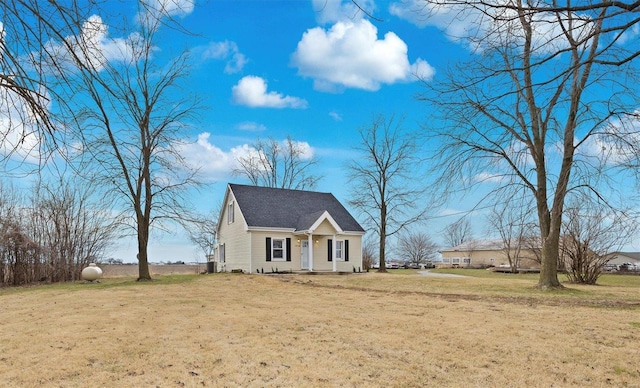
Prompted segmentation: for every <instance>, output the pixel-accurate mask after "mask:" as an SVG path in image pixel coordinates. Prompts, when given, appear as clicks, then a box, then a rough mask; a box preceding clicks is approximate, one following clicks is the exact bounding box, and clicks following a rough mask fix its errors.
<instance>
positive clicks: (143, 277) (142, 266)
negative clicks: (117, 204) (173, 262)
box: [138, 219, 151, 281]
mask: <svg viewBox="0 0 640 388" xmlns="http://www.w3.org/2000/svg"><path fill="white" fill-rule="evenodd" d="M148 246H149V223H148V222H146V220H145V219H142V220H140V219H139V221H138V281H149V280H151V274H150V273H149V257H148V254H147V247H148Z"/></svg>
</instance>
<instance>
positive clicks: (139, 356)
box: [0, 272, 640, 387]
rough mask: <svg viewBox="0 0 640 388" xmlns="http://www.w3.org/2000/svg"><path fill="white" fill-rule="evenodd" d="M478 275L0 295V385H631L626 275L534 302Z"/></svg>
mask: <svg viewBox="0 0 640 388" xmlns="http://www.w3.org/2000/svg"><path fill="white" fill-rule="evenodd" d="M469 273H471V274H474V273H472V272H469ZM483 276H484V275H482V274H481V273H479V272H478V273H477V276H474V277H467V278H446V279H445V278H430V277H424V276H420V275H416V274H408V275H400V274H396V275H393V274H391V275H380V274H373V273H371V274H358V275H348V276H304V275H297V276H296V275H280V276H271V275H232V274H213V275H174V276H163V277H160V278H159V280H157V281H155V282H152V283H145V284H140V283H136V282H135V281H133V279H131V278H115V279H105V280H104V281H103V282H102V283H100V284H86V283H83V282H78V283H73V284H67V285H50V286H39V287H32V288H20V289H3V290H0V301H1V303H2V309H1V310H0V386H2V387H36V386H38V387H40V386H52V387H53V386H55V387H89V386H109V387H111V386H113V387H156V386H158V387H175V386H186V387H196V386H214V387H237V386H242V387H263V386H286V387H290V386H294V387H307V386H309V387H314V386H315V387H324V386H345V387H372V386H381V387H422V386H462V387H497V386H501V387H503V386H511V387H551V386H553V387H571V386H576V387H585V386H593V387H600V386H613V387H624V386H627V387H640V347H639V346H638V344H640V277H617V278H618V279H610V280H607V281H605V280H606V279H603V284H604V285H602V286H592V287H578V286H570V289H569V290H566V291H560V292H548V293H543V292H538V291H535V290H533V286H534V285H535V283H536V281H535V277H528V276H518V275H502V276H501V277H483ZM623 278H624V280H622V279H623Z"/></svg>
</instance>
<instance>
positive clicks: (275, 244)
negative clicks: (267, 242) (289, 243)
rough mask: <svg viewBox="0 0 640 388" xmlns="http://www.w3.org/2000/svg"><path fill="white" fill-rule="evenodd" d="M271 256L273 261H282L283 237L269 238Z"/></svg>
mask: <svg viewBox="0 0 640 388" xmlns="http://www.w3.org/2000/svg"><path fill="white" fill-rule="evenodd" d="M271 244H272V245H271V258H272V260H274V261H278V260H280V261H284V257H285V256H284V246H285V245H284V239H282V238H274V239H273V240H271Z"/></svg>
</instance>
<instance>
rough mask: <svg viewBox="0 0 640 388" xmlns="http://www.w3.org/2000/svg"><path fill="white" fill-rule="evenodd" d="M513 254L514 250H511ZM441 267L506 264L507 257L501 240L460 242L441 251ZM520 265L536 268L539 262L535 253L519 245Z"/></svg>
mask: <svg viewBox="0 0 640 388" xmlns="http://www.w3.org/2000/svg"><path fill="white" fill-rule="evenodd" d="M511 252H512V255H513V256H515V251H514V250H513V249H512V250H511ZM441 254H442V262H441V263H440V266H441V267H464V268H487V267H499V266H508V265H509V258H508V257H507V249H506V246H505V243H504V241H503V240H475V241H468V242H465V243H462V244H460V245H458V246H455V247H452V248H447V249H444V250H442V251H441ZM518 256H519V258H520V267H522V268H538V267H540V263H539V262H538V261H536V255H535V253H534V252H533V251H532V250H531V249H529V248H527V247H521V248H520V252H519V255H518Z"/></svg>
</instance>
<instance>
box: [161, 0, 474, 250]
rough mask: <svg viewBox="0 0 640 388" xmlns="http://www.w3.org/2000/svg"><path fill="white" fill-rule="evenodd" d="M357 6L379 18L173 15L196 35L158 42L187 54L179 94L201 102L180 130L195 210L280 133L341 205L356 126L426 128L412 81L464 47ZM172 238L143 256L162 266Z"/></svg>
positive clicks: (314, 8)
mask: <svg viewBox="0 0 640 388" xmlns="http://www.w3.org/2000/svg"><path fill="white" fill-rule="evenodd" d="M361 4H363V5H364V6H366V7H367V9H368V10H371V11H372V13H373V14H374V15H375V17H376V18H378V19H381V20H380V21H376V20H372V19H370V18H367V17H366V16H365V15H364V14H363V13H362V12H359V11H358V10H357V9H356V8H355V7H354V6H353V4H352V3H351V2H350V1H344V2H342V3H341V2H339V1H324V0H323V1H303V0H292V1H250V0H240V1H235V0H234V1H227V0H223V1H208V2H205V3H197V4H196V5H195V7H194V8H193V10H192V12H190V13H188V14H186V15H184V17H183V19H182V23H183V24H184V26H185V27H186V28H187V29H189V30H190V31H191V32H193V33H195V34H197V36H189V37H187V40H186V41H185V42H184V43H183V41H182V39H185V37H184V36H179V37H177V38H175V37H173V40H171V38H170V37H169V36H167V39H166V40H167V41H170V40H171V43H172V48H171V49H169V48H168V47H166V48H165V47H163V44H162V43H161V44H160V49H161V50H167V51H171V50H176V49H178V48H180V45H182V44H184V45H186V46H187V47H188V48H189V50H190V52H191V60H192V63H193V66H192V67H191V74H190V75H189V78H188V81H189V83H190V84H189V86H188V89H189V90H193V92H194V93H198V94H199V95H200V96H201V97H203V98H204V104H205V105H206V106H207V108H206V109H205V110H203V112H202V113H203V115H202V120H201V121H200V122H199V123H198V124H197V125H196V126H195V127H194V128H193V131H192V133H191V134H189V135H190V136H191V140H195V141H196V144H194V145H192V146H191V147H190V148H189V152H188V155H190V157H192V158H193V159H194V160H193V162H194V163H195V164H198V163H200V165H201V166H202V172H203V176H204V177H205V178H206V180H207V181H209V182H212V184H211V185H210V186H209V187H208V188H207V189H206V190H203V191H202V192H201V193H200V194H199V195H195V196H194V200H195V201H196V202H197V203H198V204H199V207H200V208H202V209H207V208H209V209H210V208H214V207H216V206H217V205H218V203H219V202H220V201H221V199H222V196H223V193H224V189H225V185H226V183H227V182H229V181H233V182H237V183H243V182H246V181H243V179H242V178H239V177H233V176H231V175H230V171H231V169H232V168H233V165H234V159H235V157H237V156H238V155H242V153H243V152H246V150H247V148H248V147H250V145H251V144H252V143H254V142H255V141H256V140H257V138H258V137H260V138H267V137H273V138H275V139H284V138H285V137H286V136H287V135H291V136H292V137H293V139H294V140H296V141H300V142H304V143H306V144H307V145H308V147H309V149H310V152H313V154H314V155H315V156H316V157H318V158H319V159H320V163H319V165H318V168H317V173H318V174H320V175H322V176H323V179H322V180H321V181H320V182H319V183H318V185H317V187H316V190H318V191H325V192H332V193H334V195H335V196H336V197H337V198H338V199H339V200H341V201H342V202H343V203H345V204H346V202H347V200H348V185H349V182H348V179H347V176H346V171H345V169H344V163H345V162H346V160H347V159H349V158H352V157H356V154H355V153H354V151H353V150H352V147H354V146H355V145H357V143H358V141H359V136H358V133H357V130H358V128H359V127H361V126H366V125H368V124H369V123H370V122H371V120H372V118H373V116H374V115H379V114H384V115H387V116H390V115H393V114H395V115H396V116H402V115H404V116H406V119H405V123H406V125H407V126H408V127H410V128H412V129H416V128H417V127H418V126H419V125H421V124H422V123H424V122H425V120H426V119H427V117H428V115H429V106H427V105H426V104H425V103H424V102H420V101H417V99H416V98H415V96H416V94H417V93H419V92H421V91H423V88H424V86H423V85H422V82H421V81H420V80H419V78H418V77H417V75H419V76H420V77H422V78H423V79H424V80H427V81H429V80H432V79H433V77H435V76H437V72H438V69H439V68H440V69H442V68H444V67H445V66H446V64H447V62H448V61H450V60H452V59H453V58H452V57H455V56H456V55H464V54H465V53H466V51H465V50H464V48H462V47H460V46H459V45H457V44H454V43H452V42H450V41H449V40H448V39H447V38H446V37H444V36H443V35H442V34H441V33H440V32H439V30H438V29H436V28H433V27H425V26H417V25H415V24H414V23H412V22H410V21H408V20H406V19H404V18H401V17H399V16H398V15H397V13H398V12H395V13H396V14H392V13H391V12H390V9H391V7H392V6H395V7H398V6H399V5H403V4H402V3H400V2H398V3H395V2H376V3H373V2H370V1H364V2H361ZM404 5H406V4H404ZM171 33H172V32H171ZM441 227H442V225H438V227H437V228H438V230H435V229H436V228H435V227H434V228H433V229H434V230H433V232H434V234H438V233H439V229H440V228H441ZM429 229H431V228H429ZM181 236H182V234H181V233H177V234H176V236H175V237H173V238H167V237H169V236H164V237H163V238H162V241H163V244H162V246H163V248H162V249H161V250H156V249H157V247H159V246H160V245H159V244H157V243H153V244H152V246H151V250H150V251H151V257H152V260H154V261H159V260H163V261H166V260H171V258H170V257H167V256H166V254H165V253H169V252H172V253H171V254H169V256H171V255H175V256H173V257H174V258H175V257H177V256H179V255H180V254H179V253H173V252H176V251H180V252H182V251H183V249H184V248H183V243H184V239H183V238H182V237H181ZM172 240H173V241H172ZM167 243H169V244H171V246H166V245H167ZM187 244H188V243H187ZM188 251H189V252H192V251H193V248H191V247H190V246H189V249H188ZM160 252H162V256H163V257H159V256H161V254H160ZM187 256H188V257H187V258H186V259H187V260H189V259H190V257H189V256H191V257H192V256H193V254H188V255H187Z"/></svg>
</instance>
